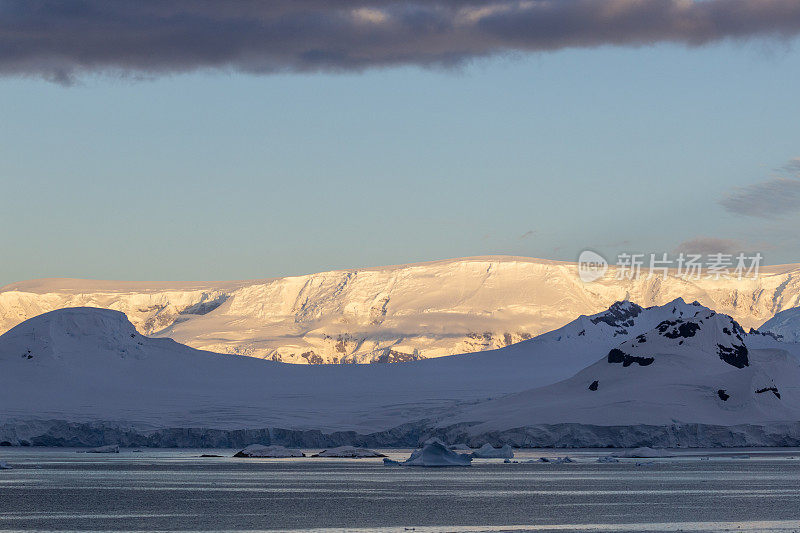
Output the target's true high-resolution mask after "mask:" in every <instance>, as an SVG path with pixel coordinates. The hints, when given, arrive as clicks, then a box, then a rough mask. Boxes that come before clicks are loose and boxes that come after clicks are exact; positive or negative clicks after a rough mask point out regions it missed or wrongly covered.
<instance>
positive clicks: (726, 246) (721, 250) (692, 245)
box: [675, 237, 744, 255]
mask: <svg viewBox="0 0 800 533" xmlns="http://www.w3.org/2000/svg"><path fill="white" fill-rule="evenodd" d="M743 251H744V244H743V243H742V242H741V241H737V240H734V239H719V238H716V237H695V238H694V239H690V240H688V241H684V242H682V243H680V244H679V245H678V247H677V248H676V249H675V253H681V252H682V253H686V254H701V255H710V254H735V253H738V252H743Z"/></svg>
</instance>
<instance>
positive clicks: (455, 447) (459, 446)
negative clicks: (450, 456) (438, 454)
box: [448, 444, 472, 452]
mask: <svg viewBox="0 0 800 533" xmlns="http://www.w3.org/2000/svg"><path fill="white" fill-rule="evenodd" d="M448 448H450V449H451V450H453V451H464V452H470V451H472V448H470V447H469V446H467V445H466V444H452V445H450V446H448Z"/></svg>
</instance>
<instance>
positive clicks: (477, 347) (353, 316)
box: [0, 256, 800, 363]
mask: <svg viewBox="0 0 800 533" xmlns="http://www.w3.org/2000/svg"><path fill="white" fill-rule="evenodd" d="M798 271H800V265H779V266H773V267H764V268H763V269H762V273H761V276H760V277H759V278H758V279H757V280H750V279H744V280H724V279H723V280H706V279H702V280H698V281H693V280H692V281H687V280H682V279H678V278H674V277H669V278H667V279H666V280H662V279H660V278H652V279H637V280H616V279H613V275H611V274H610V275H608V276H606V278H604V279H602V280H599V281H597V282H594V283H588V284H585V283H583V282H582V281H580V279H579V278H578V276H577V267H576V265H575V264H574V263H568V262H561V261H553V260H540V259H534V258H521V257H513V256H476V257H472V258H462V259H452V260H439V261H433V262H424V263H414V264H409V265H397V266H387V267H372V268H365V269H345V270H335V271H330V272H322V273H318V274H309V275H303V276H290V277H283V278H270V279H266V280H254V281H232V282H210V283H205V284H204V282H158V283H152V284H150V283H149V282H111V281H102V282H93V281H86V280H70V279H55V280H38V281H37V280H34V281H29V282H18V283H14V284H11V285H8V286H6V287H4V288H3V289H0V332H3V331H7V330H8V329H9V328H10V327H12V326H14V325H15V324H18V323H20V322H22V321H23V320H25V319H27V318H31V317H32V316H36V315H37V314H41V313H43V312H47V311H51V310H54V309H58V308H63V307H75V306H93V307H103V308H109V309H116V310H119V311H122V312H124V313H125V314H126V315H127V316H128V317H129V319H130V320H131V322H133V324H134V325H135V326H136V328H137V330H138V331H139V332H140V333H142V334H146V335H158V336H166V337H171V338H174V339H175V340H177V341H178V342H181V343H184V344H187V345H189V346H192V347H195V348H198V349H204V350H210V351H214V352H223V353H233V354H238V355H249V356H254V357H259V358H266V359H272V360H278V361H285V362H294V363H330V362H338V363H343V362H344V363H352V362H391V361H403V360H414V359H423V358H435V357H441V356H444V355H454V354H458V353H471V352H477V351H484V350H489V349H496V348H501V347H504V346H507V345H510V344H513V343H517V342H520V341H523V340H525V339H529V338H532V337H534V336H536V335H538V334H541V333H545V332H547V331H551V330H553V329H556V328H558V327H560V326H563V325H564V324H566V323H568V322H570V321H571V320H572V319H573V318H574V317H576V316H578V315H591V314H594V313H598V312H600V311H602V310H604V309H606V308H608V307H609V306H610V305H611V304H612V303H613V302H615V301H619V300H631V301H634V302H636V303H637V304H638V305H641V306H644V307H647V306H651V305H662V304H664V303H666V302H669V301H672V300H674V299H675V298H676V297H679V296H683V297H686V298H687V299H689V300H697V301H699V302H700V303H702V304H703V305H706V306H708V307H711V308H715V309H719V310H720V312H725V313H727V314H730V315H731V316H733V317H734V318H735V319H736V320H737V321H739V322H740V323H742V325H744V326H745V327H746V328H751V327H758V326H760V325H761V324H762V323H763V322H765V321H766V320H768V319H770V318H772V316H773V315H774V314H775V313H776V312H779V311H782V310H784V309H789V308H792V307H797V306H798V305H800V274H798ZM611 272H613V267H612V270H611Z"/></svg>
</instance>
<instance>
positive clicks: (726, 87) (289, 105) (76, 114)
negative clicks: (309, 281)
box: [0, 0, 800, 285]
mask: <svg viewBox="0 0 800 533" xmlns="http://www.w3.org/2000/svg"><path fill="white" fill-rule="evenodd" d="M303 1H304V2H307V3H308V4H309V6H308V7H307V9H308V10H310V11H312V12H313V14H314V15H315V17H316V18H314V19H313V20H328V19H326V17H328V18H331V17H333V15H330V14H329V13H328V12H327V11H326V10H325V9H324V8H317V7H315V6H314V5H312V4H313V0H303ZM348 1H349V0H348ZM630 1H631V0H613V1H610V2H605V4H606V6H609V5H614V4H618V5H623V4H626V2H628V3H629V2H630ZM733 1H734V3H738V4H740V6H739V7H740V8H741V7H742V6H744V7H748V8H750V9H756V10H758V9H759V8H758V5H759V4H758V3H754V2H748V1H746V0H733ZM676 2H678V0H676ZM301 3H302V2H301ZM351 3H353V4H354V5H355V7H353V9H354V10H363V9H370V10H372V11H368V12H362V11H358V12H356V11H353V13H355V14H354V15H353V16H356V15H358V17H367V18H369V19H370V21H371V22H370V24H377V25H380V24H384V23H385V24H388V23H386V22H385V21H383V19H380V15H381V14H382V13H384V12H385V13H388V14H389V15H386V16H396V17H400V15H394V13H395V11H391V9H395V10H399V9H400V7H403V6H405V4H407V3H403V2H386V4H387V5H389V7H384V5H383V4H384V3H383V2H379V1H375V2H372V3H370V4H369V5H368V7H363V6H362V5H361V4H363V2H362V3H358V2H351ZM439 3H440V4H442V6H438V8H437V9H439V10H440V11H442V12H445V13H446V12H447V9H448V8H447V5H446V4H448V2H446V1H445V0H441V1H440V2H439ZM472 3H473V4H476V8H475V9H479V8H480V9H488V8H486V6H482V5H481V4H483V3H489V4H493V5H492V6H490V7H492V8H496V7H497V6H496V5H494V4H496V2H478V1H477V0H476V1H475V2H472ZM600 3H603V2H600ZM31 4H36V5H40V4H41V6H44V7H42V8H41V10H40V11H38V12H37V11H35V10H34V11H31V12H28V11H25V9H24V6H26V5H31ZM77 4H83V3H82V2H78V3H77ZM124 4H125V3H124V2H122V3H121V4H120V5H124ZM143 4H147V2H143ZM174 4H175V5H178V4H180V2H175V3H174ZM278 4H281V2H276V3H275V5H278ZM506 4H507V3H506ZM566 4H568V5H569V6H572V8H574V9H573V10H572V11H569V12H568V13H566V14H564V13H560V12H559V13H555V14H554V13H546V14H545V15H547V16H550V17H555V19H553V20H551V19H547V20H550V22H549V23H548V24H550V26H547V27H548V28H549V27H553V28H558V27H560V26H559V25H558V23H559V21H562V19H565V18H566V19H568V20H572V19H569V17H573V16H577V15H576V13H578V7H581V6H583V5H584V4H585V5H592V6H594V5H596V4H598V3H597V2H591V1H588V2H587V1H583V0H576V1H573V0H566ZM678 4H680V5H684V4H687V2H678V3H677V4H676V5H678ZM688 4H690V5H694V4H700V7H699V8H697V9H712V8H714V7H715V6H716V7H717V8H719V5H721V4H720V3H719V1H718V0H703V1H700V2H688ZM767 4H769V5H773V6H780V5H781V4H785V2H781V1H780V0H774V1H773V0H770V2H768V3H762V4H760V5H762V6H765V5H767ZM154 5H155V4H154ZM202 5H203V6H206V7H208V9H211V10H213V9H215V6H214V2H207V3H202ZM237 5H239V4H237ZM243 5H244V4H243ZM322 5H324V3H322ZM515 5H516V4H515ZM786 5H789V4H786ZM398 6H400V7H398ZM151 7H152V6H151ZM618 7H619V6H618ZM45 8H49V9H45ZM3 9H6V10H11V11H9V13H12V14H13V15H14V16H16V17H18V20H17V21H16V24H18V25H19V26H17V27H22V25H23V24H32V25H33V26H35V27H38V26H37V25H45V22H46V21H45V19H46V16H54V17H55V16H56V15H57V16H63V17H71V18H70V20H73V19H76V18H77V19H79V20H80V21H84V22H86V27H88V28H94V27H95V26H97V27H102V26H103V25H104V24H105V25H107V26H108V27H110V28H112V29H113V30H114V32H117V33H118V34H119V36H120V37H119V41H120V42H124V43H128V42H129V41H130V42H133V43H134V44H131V45H130V47H129V48H125V47H124V46H122V45H119V46H117V45H114V46H117V47H116V48H115V47H114V46H112V47H111V48H110V49H109V50H104V54H99V55H97V54H95V52H94V50H95V49H96V48H95V47H96V46H99V45H101V44H102V43H103V39H113V37H110V36H109V34H107V33H104V34H100V35H99V36H97V35H94V34H92V32H91V31H83V30H81V27H80V25H75V26H74V27H71V26H70V25H69V24H65V29H64V30H63V32H64V34H63V35H60V36H58V37H54V39H53V43H54V44H52V47H53V49H46V50H44V51H42V50H40V49H39V48H37V47H38V46H40V45H39V44H36V45H35V46H34V45H33V44H31V43H27V42H23V43H16V46H9V47H8V48H7V52H4V53H0V125H1V126H0V250H2V257H3V258H4V260H3V261H1V262H0V285H4V284H7V283H11V282H14V281H21V280H25V279H33V278H41V277H79V278H96V279H125V280H220V279H250V278H265V277H272V276H281V275H293V274H303V273H309V272H318V271H324V270H333V269H339V268H354V267H367V266H378V265H387V264H400V263H408V262H416V261H426V260H435V259H444V258H451V257H463V256H473V255H488V254H509V255H522V256H530V257H540V258H548V259H560V260H568V261H573V260H575V259H576V258H577V257H578V254H579V253H580V252H581V251H582V250H584V249H592V250H596V251H598V252H600V253H602V254H604V255H606V256H607V257H609V258H612V257H613V256H615V255H616V254H618V253H621V252H642V253H650V252H653V253H661V252H669V253H676V252H678V251H682V250H696V251H702V252H708V253H711V252H716V251H720V252H727V251H748V252H755V251H758V252H761V253H763V254H764V256H765V258H766V260H767V262H768V263H772V264H777V263H790V262H800V237H798V236H797V228H798V227H800V226H799V225H798V223H799V222H800V159H798V158H800V124H799V123H798V117H800V98H798V96H797V94H798V87H800V39H798V38H797V37H796V35H797V32H798V31H800V12H798V13H796V14H797V15H798V16H797V18H796V19H791V17H787V16H786V14H785V13H783V14H782V16H776V17H774V18H769V17H766V16H765V17H763V18H764V20H761V21H760V22H759V23H760V24H762V25H767V28H772V27H773V26H775V25H778V26H779V27H776V28H773V29H774V31H773V32H772V33H767V34H762V33H759V32H760V31H762V29H763V28H762V26H758V27H756V28H755V29H753V30H752V31H751V33H747V32H745V34H744V35H739V34H738V33H736V32H740V31H743V30H741V24H733V23H731V26H732V27H733V28H734V30H731V31H728V30H726V29H725V28H724V26H723V25H722V23H718V24H716V25H714V28H715V32H717V33H719V35H718V34H717V33H715V32H711V31H708V30H707V29H703V31H700V30H697V31H696V32H694V30H692V31H693V32H694V33H692V32H689V34H687V33H686V32H687V30H685V27H686V25H685V24H679V23H674V24H669V25H663V24H661V22H659V23H658V24H655V23H652V22H648V20H649V19H647V18H645V17H644V15H642V20H643V22H636V24H637V25H636V28H642V27H643V28H645V29H646V30H647V35H646V36H644V37H642V35H640V34H641V33H642V32H641V31H639V30H638V29H637V31H630V30H629V29H628V26H626V25H622V26H620V28H621V29H618V30H616V31H614V32H611V33H610V34H609V33H608V32H605V33H604V32H598V31H595V30H594V29H592V28H593V26H592V25H591V21H593V20H594V18H596V17H597V16H598V15H597V14H596V13H595V12H594V11H590V12H589V14H588V15H585V14H583V12H581V16H582V17H588V19H586V20H589V21H590V23H582V24H584V26H586V25H587V24H588V26H587V27H588V28H589V29H586V28H585V27H584V26H580V27H581V28H582V29H581V30H580V31H574V30H570V29H569V28H571V27H572V26H567V25H566V23H565V24H564V25H565V27H567V28H568V29H567V30H564V31H560V32H559V31H556V30H553V31H552V32H551V33H553V35H552V36H551V37H548V38H547V39H545V38H544V37H541V35H543V34H544V35H545V36H548V35H550V33H548V32H547V31H543V30H542V29H541V28H540V27H539V26H536V31H534V32H533V33H532V34H533V35H534V36H535V39H533V38H531V39H527V40H526V38H527V37H526V36H527V34H526V33H525V32H524V31H522V30H520V29H519V28H516V27H515V26H514V25H513V24H510V23H509V24H508V25H506V26H498V25H499V22H497V21H491V22H492V23H493V24H494V26H487V27H489V28H490V29H492V28H496V27H500V29H498V30H496V34H492V39H489V38H487V37H486V35H485V32H484V33H481V34H477V33H475V32H473V33H468V32H465V31H462V30H461V29H460V28H462V26H460V25H459V24H462V23H460V22H459V23H458V24H456V23H452V24H451V25H446V24H444V23H441V24H439V25H438V26H433V27H434V29H433V30H430V29H428V28H430V27H431V24H429V23H426V24H425V25H422V26H420V27H421V28H422V29H420V28H417V27H416V26H414V27H411V29H408V27H406V26H408V25H406V26H403V27H402V28H403V29H404V31H406V32H407V33H405V34H404V33H403V32H401V31H400V30H398V29H397V28H394V27H393V28H392V29H391V32H390V31H389V30H386V31H385V32H383V33H381V32H377V33H378V35H379V37H380V38H381V39H382V40H378V41H375V39H376V38H373V37H370V39H373V40H368V41H365V42H361V41H356V40H354V38H350V37H347V35H350V34H349V33H346V32H343V33H336V32H333V31H327V30H324V28H323V30H324V31H323V30H320V29H319V28H317V27H316V26H313V25H312V26H313V27H312V29H313V30H314V31H311V32H310V33H309V36H305V37H303V35H301V36H300V37H291V38H289V37H286V36H284V35H283V33H281V31H282V30H281V29H280V28H277V29H274V28H273V29H271V30H270V31H274V32H275V33H276V34H277V35H279V36H278V37H275V39H274V41H270V42H269V43H266V44H265V43H263V42H261V41H260V40H256V41H255V42H249V41H246V39H244V38H242V39H241V40H242V42H241V43H240V42H238V40H237V45H236V46H237V48H236V50H237V52H236V54H234V55H231V56H226V55H225V54H222V53H221V52H220V53H217V49H216V48H215V49H213V50H211V51H208V52H203V53H200V52H198V53H196V54H195V53H191V54H188V53H187V52H186V51H187V50H188V51H190V52H194V51H196V50H198V49H203V47H200V48H198V45H197V40H196V39H195V38H194V37H193V38H192V39H189V38H188V37H185V38H184V37H181V36H183V35H188V34H189V30H188V29H187V28H183V29H182V32H175V35H178V37H175V41H176V42H177V44H167V45H164V44H162V43H163V41H164V40H165V39H163V38H161V37H159V38H152V37H150V36H143V33H144V30H141V28H140V26H137V25H135V24H132V23H131V24H128V22H129V21H131V20H134V19H136V17H138V16H140V15H139V14H137V13H128V12H127V11H126V12H123V13H122V14H121V15H120V17H121V18H120V19H119V20H118V21H115V23H114V25H110V23H108V22H107V21H105V20H101V21H93V20H92V19H91V13H89V14H86V13H83V12H79V13H78V14H77V15H76V14H75V13H68V14H66V15H64V14H58V13H56V12H55V10H54V9H52V5H50V4H48V3H47V2H31V3H30V4H25V3H19V2H13V1H12V2H5V3H4V2H2V1H0V12H2V11H3ZM15 9H16V10H17V11H14V10H15ZM153 9H155V8H153ZM176 9H177V8H176ZM286 9H291V8H286ZM403 9H405V7H403ZM520 9H521V8H520ZM314 10H317V11H314ZM381 10H384V11H381ZM398 12H399V11H398ZM438 12H439V11H437V13H438ZM54 13H55V14H54ZM481 13H483V11H481ZM792 13H795V12H792ZM5 14H6V15H8V13H5ZM402 14H403V16H405V17H406V18H407V19H409V20H412V17H411V15H407V14H406V13H405V11H403V13H402ZM701 14H705V12H701ZM534 15H535V16H534V20H535V21H536V20H538V19H536V18H535V17H536V16H539V17H541V16H543V15H542V14H541V13H534ZM712 15H713V16H714V17H717V18H716V19H714V20H718V19H719V20H728V18H729V17H728V16H727V14H726V16H725V17H722V16H721V15H716V14H712ZM712 15H708V16H709V17H711V16H712ZM779 15H781V14H780V13H779ZM214 16H216V13H215V15H214ZM237 16H238V17H240V18H241V19H242V20H245V21H246V20H249V19H248V17H253V16H256V15H253V14H251V13H244V14H241V13H238V14H237ZM258 16H262V15H260V14H259V15H258ZM264 16H266V15H264ZM274 16H277V15H274V14H272V13H270V14H269V17H274ZM281 16H282V15H281ZM336 16H339V14H338V13H337V14H336ZM414 16H415V17H417V18H419V17H421V15H418V14H417V11H415V12H414ZM459 16H462V15H459ZM559 17H560V18H559ZM593 17H594V18H593ZM417 18H413V20H417ZM754 18H757V17H753V16H752V13H750V14H748V15H747V19H748V20H751V19H754ZM787 18H789V19H790V20H789V21H788V22H786V21H785V19H787ZM12 19H13V17H12ZM662 19H663V20H666V17H663V16H662V17H661V18H660V19H659V20H662ZM8 20H9V17H8V16H7V17H4V22H2V23H0V42H6V43H8V42H10V40H13V39H15V38H16V37H15V35H16V34H17V33H21V32H16V33H15V32H14V31H12V30H13V29H14V28H15V27H14V26H12V23H14V21H13V20H12V22H8ZM181 20H183V19H181ZM187 20H194V19H187ZM237 20H239V19H237ZM270 20H272V19H270ZM276 20H277V19H276ZM280 20H283V18H281V19H280ZM337 20H338V19H337ZM348 20H349V19H348ZM359 20H361V19H360V18H359ZM404 20H406V19H404ZM459 20H460V19H459ZM518 20H521V18H520V15H519V13H517V14H516V15H515V18H514V19H513V20H512V22H513V21H518ZM581 20H584V19H581ZM626 20H628V19H626ZM637 20H638V19H637ZM31 21H32V22H31ZM87 21H88V22H87ZM120 21H121V22H120ZM776 21H777V22H776ZM501 22H502V21H501ZM562 22H563V21H562ZM679 22H680V21H679ZM174 24H178V22H175V23H174ZM187 24H188V23H187ZM292 24H295V25H298V24H299V26H291V27H293V28H294V27H299V28H300V30H301V31H300V33H301V34H302V32H303V31H305V30H306V26H307V25H309V24H310V22H308V21H307V20H306V19H302V20H301V21H300V22H297V21H293V22H292ZM320 24H321V23H320ZM520 24H521V23H520ZM536 24H539V23H538V22H536V23H535V24H534V25H536ZM626 24H633V23H631V22H626ZM780 24H784V25H783V26H781V25H780ZM770 25H772V26H770ZM128 26H130V27H131V28H133V29H131V28H129V27H128ZM219 26H220V25H208V24H199V25H198V27H200V28H201V29H202V31H203V32H210V33H211V34H212V36H213V35H216V34H215V32H217V31H218V27H219ZM222 26H223V27H225V24H222ZM451 26H452V27H453V28H456V29H458V31H456V30H452V31H450V30H449V29H448V28H451ZM662 26H666V27H662ZM325 28H327V26H325ZM759 28H762V29H759ZM172 29H173V27H172V26H169V25H167V30H169V31H168V32H167V35H172ZM223 29H224V28H223ZM345 29H347V28H345ZM523 29H524V28H523ZM126 31H129V32H131V33H130V35H128V34H126V33H125V32H126ZM198 31H199V30H198ZM326 31H327V33H326ZM376 31H377V30H376ZM381 31H383V30H381ZM487 31H488V30H487ZM642 31H643V30H642ZM748 31H749V30H748ZM114 32H112V33H114ZM219 32H220V34H219V36H218V40H213V39H212V44H214V45H215V46H217V47H218V48H219V49H222V50H225V49H226V48H225V47H226V43H228V42H229V41H230V40H231V39H234V38H235V37H232V36H225V35H224V32H223V31H222V30H219ZM626 32H628V33H626ZM731 32H733V33H731ZM776 32H777V33H776ZM240 33H242V34H246V35H249V34H247V31H245V30H241V31H240ZM235 34H236V32H233V35H235ZM159 35H161V34H159ZM258 35H260V34H258ZM292 35H294V34H292ZM319 35H323V36H324V37H325V38H324V39H323V38H322V37H319ZM409 35H410V36H411V37H412V41H413V40H414V39H413V37H414V36H418V37H419V39H418V41H419V42H415V43H411V44H409V39H408V37H409ZM497 35H500V36H501V37H503V39H506V40H499V37H497ZM520 35H522V37H520ZM625 35H630V37H629V38H627V37H625ZM312 36H313V37H312ZM200 37H202V38H205V37H207V35H206V34H205V33H203V34H201V35H200ZM312 38H313V39H317V40H318V41H319V42H316V44H315V47H316V48H315V50H324V51H336V53H335V54H333V53H330V54H322V55H320V54H318V53H317V54H311V53H304V54H301V53H299V52H298V51H297V50H298V46H300V45H298V44H297V42H300V43H301V44H302V43H305V42H308V41H309V40H311V39H312ZM136 39H142V40H143V42H144V41H146V42H144V44H142V43H140V42H139V41H136ZM184 41H186V42H184ZM39 42H40V41H37V43H39ZM376 42H377V44H375V43H376ZM76 43H77V44H76ZM98 43H99V44H98ZM153 43H155V44H153ZM170 43H172V41H170ZM287 43H288V44H287ZM365 43H366V44H365ZM398 43H399V44H398ZM290 45H291V46H290ZM367 45H370V46H367ZM456 45H457V46H456ZM147 46H153V48H152V50H150V49H148V50H149V51H148V52H147V53H143V52H142V53H140V52H139V50H141V49H143V48H144V49H147ZM159 47H165V48H164V49H163V50H161V52H163V53H160V49H159ZM300 48H302V47H300ZM87 50H90V51H89V52H87ZM131 50H135V51H136V53H132V52H131ZM276 50H278V51H279V52H280V53H278V52H276ZM364 50H368V51H369V54H367V53H366V52H364ZM201 51H202V50H201ZM17 52H19V53H18V55H16V56H15V55H14V54H15V53H17ZM105 52H107V53H105ZM93 54H95V55H97V57H95V55H93ZM137 54H138V55H137ZM154 57H155V58H157V59H153V58H154ZM320 58H322V59H320Z"/></svg>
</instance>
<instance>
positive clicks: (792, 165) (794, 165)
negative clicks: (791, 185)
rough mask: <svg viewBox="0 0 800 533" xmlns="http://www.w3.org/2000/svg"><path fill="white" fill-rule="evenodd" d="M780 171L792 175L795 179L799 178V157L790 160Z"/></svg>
mask: <svg viewBox="0 0 800 533" xmlns="http://www.w3.org/2000/svg"><path fill="white" fill-rule="evenodd" d="M780 170H782V171H783V172H788V173H790V174H794V175H795V176H796V177H798V178H800V157H798V158H795V159H792V160H791V161H789V162H788V163H786V164H785V165H783V166H782V167H781V168H780Z"/></svg>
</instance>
